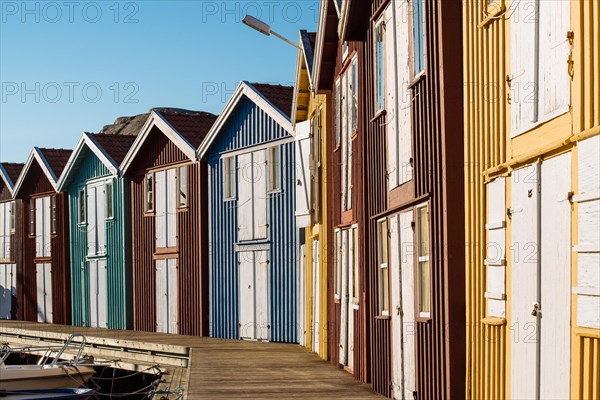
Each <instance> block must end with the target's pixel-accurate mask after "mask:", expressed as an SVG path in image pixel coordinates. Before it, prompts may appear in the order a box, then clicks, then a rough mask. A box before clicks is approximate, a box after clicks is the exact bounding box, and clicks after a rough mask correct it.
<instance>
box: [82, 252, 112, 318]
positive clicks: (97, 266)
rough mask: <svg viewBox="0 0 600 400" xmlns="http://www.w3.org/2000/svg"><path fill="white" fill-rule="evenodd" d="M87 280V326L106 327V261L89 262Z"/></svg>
mask: <svg viewBox="0 0 600 400" xmlns="http://www.w3.org/2000/svg"><path fill="white" fill-rule="evenodd" d="M87 265H88V278H89V287H88V291H89V292H88V293H89V307H90V308H89V326H91V327H92V328H107V327H108V297H107V287H106V259H105V258H101V259H97V260H90V261H88V262H87Z"/></svg>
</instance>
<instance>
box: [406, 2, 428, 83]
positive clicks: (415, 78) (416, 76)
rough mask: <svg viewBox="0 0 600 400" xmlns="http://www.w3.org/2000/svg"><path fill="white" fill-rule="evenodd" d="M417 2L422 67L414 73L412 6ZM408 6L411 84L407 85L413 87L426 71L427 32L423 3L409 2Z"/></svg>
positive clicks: (413, 15)
mask: <svg viewBox="0 0 600 400" xmlns="http://www.w3.org/2000/svg"><path fill="white" fill-rule="evenodd" d="M417 1H418V2H419V3H420V5H421V6H420V11H421V21H420V22H421V28H422V30H423V31H422V32H421V33H422V34H421V37H422V38H423V49H422V51H423V65H422V66H421V67H422V68H421V69H420V70H419V71H416V66H415V62H416V58H415V51H416V44H415V11H414V10H415V9H414V4H415V2H417ZM410 4H411V18H410V20H409V24H410V25H409V29H410V31H411V33H410V35H409V36H410V38H409V49H410V76H411V84H410V85H409V87H410V86H412V85H414V84H415V83H416V82H418V81H419V80H421V78H422V77H424V76H425V70H426V69H427V30H426V29H425V2H424V0H410Z"/></svg>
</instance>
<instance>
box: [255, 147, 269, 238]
mask: <svg viewBox="0 0 600 400" xmlns="http://www.w3.org/2000/svg"><path fill="white" fill-rule="evenodd" d="M266 161H267V158H266V150H259V151H255V152H253V153H252V162H253V164H254V165H253V168H252V170H253V171H254V176H253V183H254V184H253V189H254V211H253V214H254V239H266V238H267V232H268V229H267V228H268V227H269V225H268V222H267V221H268V219H267V179H268V170H267V162H266Z"/></svg>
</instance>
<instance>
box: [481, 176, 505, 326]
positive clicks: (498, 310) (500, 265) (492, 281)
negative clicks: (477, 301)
mask: <svg viewBox="0 0 600 400" xmlns="http://www.w3.org/2000/svg"><path fill="white" fill-rule="evenodd" d="M505 189H506V188H505V178H497V179H495V180H493V181H492V182H490V183H488V185H487V223H486V224H485V229H486V232H487V246H486V260H485V267H484V268H487V291H486V297H487V299H488V300H487V305H488V309H487V315H489V316H492V317H501V318H504V317H505V316H506V300H505V298H506V280H505V270H506V217H505V215H506V191H505Z"/></svg>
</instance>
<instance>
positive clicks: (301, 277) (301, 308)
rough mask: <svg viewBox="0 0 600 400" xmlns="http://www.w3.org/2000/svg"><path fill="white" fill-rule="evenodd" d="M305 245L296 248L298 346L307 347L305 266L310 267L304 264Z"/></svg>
mask: <svg viewBox="0 0 600 400" xmlns="http://www.w3.org/2000/svg"><path fill="white" fill-rule="evenodd" d="M305 247H306V245H304V244H303V245H300V248H299V249H298V342H299V344H300V346H305V347H308V343H306V327H307V324H306V311H307V308H308V307H307V302H306V294H307V293H306V268H310V266H309V265H306V255H305V254H306V253H305V251H306V250H305Z"/></svg>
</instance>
